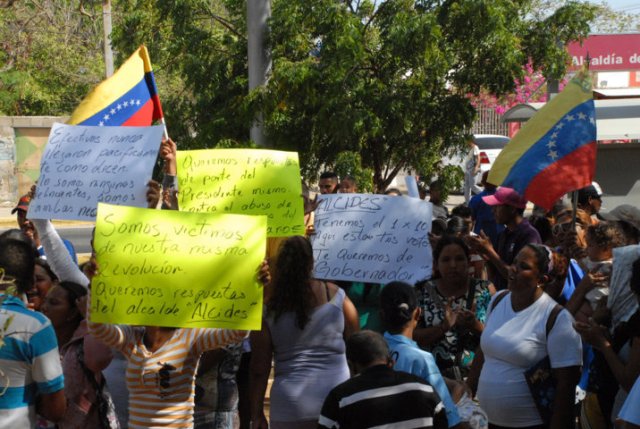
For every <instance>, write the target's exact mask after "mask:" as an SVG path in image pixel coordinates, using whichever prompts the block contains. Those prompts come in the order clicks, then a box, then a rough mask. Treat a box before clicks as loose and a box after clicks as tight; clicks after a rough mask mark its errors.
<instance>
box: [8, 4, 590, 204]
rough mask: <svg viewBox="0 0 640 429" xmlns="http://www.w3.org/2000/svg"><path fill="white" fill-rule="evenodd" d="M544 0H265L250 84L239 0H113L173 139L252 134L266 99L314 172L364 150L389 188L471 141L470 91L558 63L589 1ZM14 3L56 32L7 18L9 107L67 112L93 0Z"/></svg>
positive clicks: (277, 142)
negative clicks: (259, 67)
mask: <svg viewBox="0 0 640 429" xmlns="http://www.w3.org/2000/svg"><path fill="white" fill-rule="evenodd" d="M541 1H544V0H518V1H513V0H375V1H374V0H346V1H339V0H314V1H309V0H272V19H271V21H270V29H271V33H270V37H269V44H270V47H271V51H272V59H273V73H272V75H271V77H270V80H269V83H268V84H267V85H266V86H265V87H264V88H261V89H259V90H256V91H254V92H253V93H251V94H247V92H248V89H247V88H248V79H247V55H246V48H247V24H246V18H245V17H246V2H245V1H243V0H179V1H176V0H157V1H152V0H113V2H112V5H113V6H112V9H113V13H114V33H113V35H112V41H113V45H114V49H115V51H116V54H117V58H118V62H121V61H122V60H123V59H125V58H126V57H127V56H128V55H129V54H130V53H131V52H132V51H133V50H135V49H136V48H137V46H138V45H140V44H142V43H144V44H145V45H147V47H148V48H149V51H150V55H151V59H152V62H153V65H154V71H155V73H156V78H157V81H158V86H159V91H160V96H161V99H162V102H163V105H164V107H165V112H166V116H167V123H168V127H169V132H170V134H171V135H172V137H174V138H175V139H177V140H179V141H180V147H183V148H184V147H192V148H203V147H216V146H217V145H224V146H225V147H233V146H238V145H247V144H248V139H249V131H248V130H249V125H250V124H251V122H252V120H253V118H254V117H256V114H257V112H262V113H263V120H264V125H265V130H266V133H267V137H268V141H269V144H270V145H271V146H272V147H274V148H278V149H285V150H295V151H298V152H299V153H300V157H301V161H302V165H303V171H304V173H305V175H306V176H307V177H309V178H315V177H316V176H317V173H318V171H319V170H320V169H321V168H333V167H335V166H336V163H338V162H339V163H340V165H344V163H345V162H347V161H348V162H353V163H359V164H360V165H357V166H354V171H355V168H356V167H357V168H358V169H360V170H361V171H367V169H371V171H373V186H374V187H375V189H376V190H378V191H381V190H383V189H384V188H386V187H387V186H388V185H389V183H390V182H391V180H392V179H393V177H394V176H395V175H396V174H397V173H398V172H399V171H400V170H401V169H411V170H414V171H417V172H420V173H421V174H422V175H426V176H428V175H432V174H437V173H438V170H439V169H440V168H441V167H440V166H439V160H440V158H441V157H442V155H443V153H445V152H447V151H451V150H453V149H454V148H457V147H462V145H463V144H464V141H465V138H466V135H465V134H466V133H467V132H468V130H469V129H470V126H471V124H472V121H473V120H474V117H475V109H474V107H473V105H472V102H471V101H470V99H469V94H475V95H477V94H481V93H491V94H494V95H496V96H498V97H500V96H503V95H505V94H509V93H511V92H513V90H514V88H515V85H516V84H515V82H518V81H522V79H523V78H524V74H523V70H524V69H523V67H524V66H525V65H527V64H530V65H531V66H532V67H533V69H534V70H536V71H540V72H542V73H543V74H544V75H545V76H546V77H558V76H561V75H562V74H563V73H564V71H565V67H566V65H567V62H568V57H567V54H566V53H565V52H564V49H563V44H564V43H566V42H568V41H569V40H575V39H579V38H581V37H584V36H586V35H587V33H588V31H589V26H588V25H589V22H590V21H591V20H592V19H593V18H594V16H595V13H596V8H595V7H593V6H589V5H585V4H583V3H579V2H575V1H562V3H561V6H560V7H554V8H553V9H551V12H550V13H546V14H544V15H540V16H537V15H536V14H535V13H534V10H535V7H536V5H537V4H539V3H540V2H541ZM7 3H9V4H11V3H13V5H10V7H7V8H5V9H0V23H5V22H10V21H11V19H14V18H15V19H16V20H17V21H16V22H17V23H18V22H22V24H21V25H23V26H27V25H32V24H31V20H33V19H34V18H33V17H34V16H35V17H38V19H39V20H40V21H36V22H38V23H39V24H33V25H36V26H38V25H39V26H40V27H41V28H50V27H48V26H47V25H44V24H43V21H42V20H45V19H50V17H51V16H53V18H54V20H53V21H51V23H52V24H51V25H54V24H55V25H54V27H53V28H59V29H60V30H59V31H53V32H51V31H48V32H47V31H40V32H39V31H37V28H31V27H29V30H28V31H25V32H24V34H28V35H29V37H28V39H29V40H27V42H28V43H23V42H24V41H23V39H20V37H21V36H19V35H20V34H23V33H21V32H20V31H19V30H16V27H12V29H7V28H5V27H6V26H5V27H2V28H1V29H0V34H1V35H2V36H3V38H2V39H0V40H5V39H7V37H8V39H7V40H10V41H11V42H10V43H11V49H8V50H7V49H3V52H2V53H0V55H1V57H0V67H2V69H1V70H2V71H0V82H1V83H0V86H2V87H0V110H2V111H6V112H9V111H11V112H12V113H34V114H35V113H36V112H37V114H42V113H43V112H47V113H46V114H55V113H68V112H70V111H71V110H73V107H74V106H75V104H77V101H78V100H79V99H80V98H81V96H79V95H78V94H82V95H84V93H86V92H87V90H88V88H89V86H91V84H94V83H97V80H99V78H98V79H97V78H96V77H97V76H98V75H99V73H97V70H99V69H101V67H102V60H101V47H100V44H99V40H100V39H99V37H98V36H97V35H98V34H99V32H98V31H97V29H96V25H97V24H96V19H95V17H96V15H97V13H96V12H97V8H98V7H99V2H97V1H94V2H89V1H87V2H84V3H83V2H82V1H78V0H76V1H72V0H57V1H53V0H39V1H37V0H26V1H24V2H7ZM41 6H46V8H45V9H43V10H40V9H39V8H40V7H41ZM44 10H46V11H52V13H53V14H51V13H49V12H46V13H45V12H43V11H44ZM65 10H66V11H67V13H68V16H69V17H70V18H72V19H69V20H68V22H67V21H65V20H64V18H63V17H64V11H65ZM83 11H84V12H87V11H88V13H87V15H88V16H87V19H86V20H85V19H84V15H83ZM69 14H70V15H69ZM89 16H91V17H92V18H91V19H89ZM69 23H72V24H73V26H72V27H70V28H67V26H68V25H69ZM16 25H18V24H16ZM63 30H64V31H63ZM5 36H7V37H5ZM9 36H11V37H9ZM65 37H66V39H65ZM47 38H49V39H47ZM36 39H37V40H42V46H47V49H40V50H38V49H36V48H35V47H37V46H40V45H38V43H35V42H34V40H36ZM51 45H55V46H54V47H52V46H51ZM22 46H28V47H29V52H28V53H26V54H25V55H23V57H24V60H23V62H22V63H19V62H17V61H16V60H15V59H17V58H21V56H20V54H19V52H20V49H22ZM7 52H8V53H7ZM47 54H49V55H47ZM52 55H55V57H53V56H52ZM12 58H14V60H13V63H11V61H12ZM54 58H55V59H54ZM56 59H60V60H58V61H56ZM9 64H10V66H9V67H8V65H9ZM18 64H21V65H20V66H18ZM26 72H30V73H31V75H29V76H26V75H24V74H20V73H26ZM83 77H85V79H82V78H83ZM12 79H13V80H12ZM12 82H13V83H12ZM8 85H9V86H10V85H13V86H12V87H11V88H9V89H8V88H7V86H8ZM18 87H19V88H20V91H16V90H13V89H15V88H18ZM58 90H59V93H58V92H56V91H58ZM6 106H14V107H13V110H9V109H7V107H6ZM341 154H342V155H341ZM350 154H358V155H359V158H358V157H356V156H353V155H350ZM345 160H346V161H345ZM341 168H342V167H341ZM360 170H359V171H360Z"/></svg>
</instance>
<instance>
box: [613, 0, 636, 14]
mask: <svg viewBox="0 0 640 429" xmlns="http://www.w3.org/2000/svg"><path fill="white" fill-rule="evenodd" d="M605 2H606V3H607V4H608V5H609V6H611V8H612V9H614V10H617V11H622V12H629V13H640V0H606V1H605Z"/></svg>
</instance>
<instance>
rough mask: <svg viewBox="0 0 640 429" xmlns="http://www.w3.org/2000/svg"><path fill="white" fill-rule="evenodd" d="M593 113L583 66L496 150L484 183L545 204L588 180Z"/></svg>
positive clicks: (593, 135) (592, 165) (593, 140)
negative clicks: (498, 153)
mask: <svg viewBox="0 0 640 429" xmlns="http://www.w3.org/2000/svg"><path fill="white" fill-rule="evenodd" d="M595 169H596V117H595V107H594V103H593V92H592V90H591V81H590V79H589V77H588V73H587V72H586V71H583V72H580V73H579V74H578V75H577V76H576V77H575V78H573V79H572V80H571V81H570V82H569V84H568V85H567V86H566V87H565V88H564V90H563V91H562V92H561V93H560V94H558V95H557V96H556V97H554V98H553V99H552V100H551V101H550V102H548V103H547V104H546V105H545V106H544V107H543V108H542V109H540V111H538V112H537V113H536V114H535V115H534V116H533V117H532V118H531V119H529V121H528V122H527V123H526V124H525V125H524V126H523V127H522V129H521V130H520V131H519V132H518V133H517V134H516V135H515V137H514V138H513V139H512V140H511V141H510V142H509V144H507V146H506V147H505V148H504V149H503V150H502V152H501V153H500V155H499V156H498V158H497V159H496V160H495V162H494V164H493V166H492V167H491V171H490V172H489V178H488V182H489V183H493V184H495V185H501V186H506V187H509V188H513V189H515V190H516V191H517V192H518V193H519V194H520V195H524V196H525V198H527V199H528V200H529V201H533V202H534V203H536V204H538V205H539V206H541V207H544V208H546V209H550V208H551V207H552V206H553V203H554V202H555V201H557V200H558V199H559V198H560V197H562V195H564V194H565V193H567V192H570V191H573V190H576V189H580V188H582V187H584V186H587V185H589V184H591V181H592V180H593V176H594V174H595Z"/></svg>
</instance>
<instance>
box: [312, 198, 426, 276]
mask: <svg viewBox="0 0 640 429" xmlns="http://www.w3.org/2000/svg"><path fill="white" fill-rule="evenodd" d="M318 200H319V201H320V204H319V205H318V208H317V209H316V211H315V225H314V226H315V230H316V233H315V235H314V236H313V237H312V243H313V254H314V259H315V270H314V276H315V277H316V278H319V279H328V280H347V281H354V282H364V283H380V284H386V283H390V282H392V281H395V280H397V281H403V282H407V283H410V284H414V283H416V282H417V281H419V280H423V279H425V278H429V277H430V276H431V268H432V260H431V258H432V256H431V245H430V243H429V237H428V233H429V232H430V231H431V218H432V205H431V203H429V202H426V201H423V200H420V199H416V198H411V197H406V196H386V195H375V194H334V195H321V196H319V198H318Z"/></svg>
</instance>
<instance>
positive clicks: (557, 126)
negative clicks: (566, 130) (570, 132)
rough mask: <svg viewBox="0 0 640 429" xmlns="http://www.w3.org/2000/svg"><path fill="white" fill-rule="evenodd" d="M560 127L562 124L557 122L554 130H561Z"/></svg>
mask: <svg viewBox="0 0 640 429" xmlns="http://www.w3.org/2000/svg"><path fill="white" fill-rule="evenodd" d="M562 127H564V124H563V123H562V122H558V123H557V124H556V128H555V129H556V130H561V129H562Z"/></svg>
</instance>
